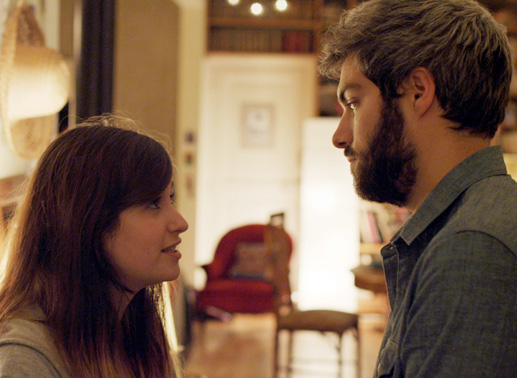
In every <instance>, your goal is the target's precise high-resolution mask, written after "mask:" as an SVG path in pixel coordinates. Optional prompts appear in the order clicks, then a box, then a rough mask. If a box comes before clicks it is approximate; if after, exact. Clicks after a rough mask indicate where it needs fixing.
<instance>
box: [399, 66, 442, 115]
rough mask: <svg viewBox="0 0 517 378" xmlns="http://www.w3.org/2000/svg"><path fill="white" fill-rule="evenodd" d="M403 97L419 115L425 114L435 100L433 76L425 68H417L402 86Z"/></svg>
mask: <svg viewBox="0 0 517 378" xmlns="http://www.w3.org/2000/svg"><path fill="white" fill-rule="evenodd" d="M402 88H403V91H404V95H407V96H408V98H407V100H408V102H409V104H410V106H412V107H413V109H414V110H415V112H416V113H417V114H419V115H423V114H424V113H426V112H427V111H428V110H429V108H430V107H431V105H432V104H433V101H434V98H435V94H436V92H435V90H436V86H435V83H434V78H433V75H431V72H429V70H428V69H427V68H424V67H417V68H415V69H414V70H413V71H412V72H411V73H410V74H409V76H408V77H407V78H406V79H405V80H404V83H403V84H402Z"/></svg>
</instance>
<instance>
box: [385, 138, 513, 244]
mask: <svg viewBox="0 0 517 378" xmlns="http://www.w3.org/2000/svg"><path fill="white" fill-rule="evenodd" d="M505 174H506V166H505V164H504V159H503V151H502V149H501V147H500V146H493V147H487V148H485V149H483V150H481V151H479V152H477V153H475V154H473V155H472V156H470V157H468V158H467V159H465V160H464V161H462V162H461V163H460V164H458V165H457V166H456V167H454V168H453V169H452V170H451V171H450V172H449V173H448V174H447V175H445V177H444V178H443V179H442V180H441V181H440V182H439V183H438V185H436V187H435V188H434V189H433V190H432V191H431V193H430V194H429V195H428V196H427V198H426V199H425V200H424V202H423V203H422V205H421V206H420V207H419V208H418V209H417V211H416V212H415V213H414V214H413V215H412V216H411V217H410V218H409V219H408V220H407V222H406V223H405V224H404V226H402V228H401V229H400V230H399V232H397V234H396V235H395V236H394V237H393V239H392V240H393V241H394V240H395V239H398V238H402V239H403V240H404V241H405V242H406V244H408V245H409V244H411V243H412V242H413V241H414V240H415V239H416V238H417V236H418V235H419V234H420V233H421V232H422V231H424V230H425V229H426V228H427V227H428V226H429V225H430V224H431V222H433V221H434V220H435V219H436V218H437V217H438V216H439V215H440V214H441V213H442V212H443V211H445V210H446V209H447V208H448V207H449V206H450V205H451V204H452V203H453V202H454V201H455V200H456V199H457V198H458V197H459V196H460V194H461V193H463V192H464V191H465V190H466V189H467V188H468V187H470V186H471V185H472V184H474V183H475V182H477V181H480V180H482V179H484V178H487V177H491V176H497V175H505Z"/></svg>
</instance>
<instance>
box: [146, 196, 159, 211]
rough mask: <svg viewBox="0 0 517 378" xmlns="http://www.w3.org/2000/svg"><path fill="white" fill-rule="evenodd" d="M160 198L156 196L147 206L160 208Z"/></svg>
mask: <svg viewBox="0 0 517 378" xmlns="http://www.w3.org/2000/svg"><path fill="white" fill-rule="evenodd" d="M160 200H161V199H160V198H156V199H155V200H154V201H152V202H151V203H150V204H149V207H150V208H152V209H159V208H160Z"/></svg>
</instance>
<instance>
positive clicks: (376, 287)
mask: <svg viewBox="0 0 517 378" xmlns="http://www.w3.org/2000/svg"><path fill="white" fill-rule="evenodd" d="M352 273H354V277H355V286H357V287H358V288H361V289H365V290H370V291H373V292H374V293H376V294H377V293H379V294H386V292H387V289H386V280H385V278H384V272H383V270H382V269H378V268H374V267H371V266H369V265H359V266H358V267H356V268H354V269H352Z"/></svg>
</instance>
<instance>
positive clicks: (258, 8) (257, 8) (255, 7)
mask: <svg viewBox="0 0 517 378" xmlns="http://www.w3.org/2000/svg"><path fill="white" fill-rule="evenodd" d="M250 11H251V13H252V14H253V15H255V16H260V15H261V14H262V13H264V7H263V6H262V4H260V3H253V4H251V7H250Z"/></svg>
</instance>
